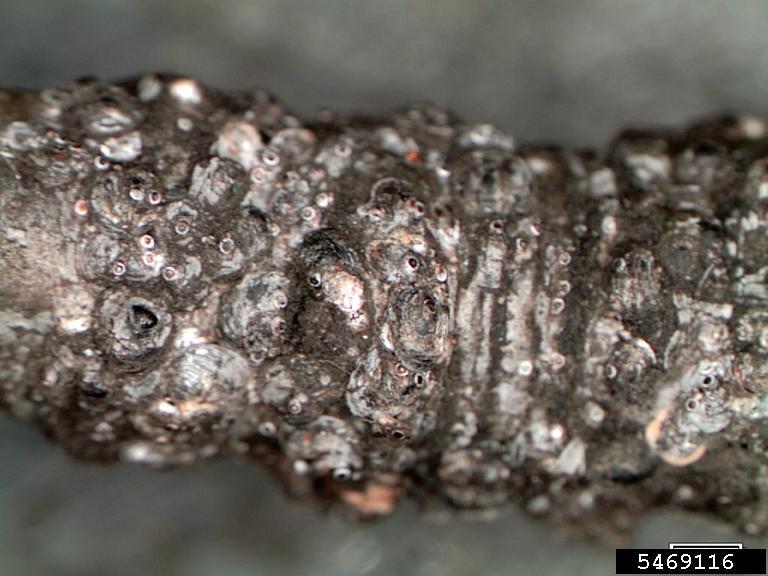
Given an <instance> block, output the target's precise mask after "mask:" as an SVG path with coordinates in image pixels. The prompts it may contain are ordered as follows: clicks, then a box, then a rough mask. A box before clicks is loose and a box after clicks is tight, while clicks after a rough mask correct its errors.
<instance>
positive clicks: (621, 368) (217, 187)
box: [0, 76, 768, 526]
mask: <svg viewBox="0 0 768 576" xmlns="http://www.w3.org/2000/svg"><path fill="white" fill-rule="evenodd" d="M25 106H26V107H27V112H28V113H27V114H26V115H25V116H24V119H23V120H21V119H17V118H14V119H13V120H12V121H10V122H8V123H7V124H6V125H5V127H4V128H3V130H2V133H0V157H2V159H3V161H4V163H3V164H2V166H0V176H2V178H3V182H4V183H5V186H6V188H7V189H6V190H5V191H4V193H3V195H2V197H0V199H1V200H2V204H0V207H2V208H3V216H2V218H3V222H4V225H7V226H6V230H5V238H6V241H4V242H5V244H4V245H3V246H4V250H5V252H4V253H3V255H4V257H5V256H6V255H7V256H9V258H8V260H9V261H11V260H12V258H11V257H13V256H14V255H18V254H25V253H26V252H25V250H27V251H28V252H35V253H36V254H38V255H40V256H39V257H38V258H36V259H34V258H30V259H28V261H29V262H30V273H29V277H30V278H29V279H27V278H21V277H20V278H19V286H22V287H23V288H29V289H30V290H36V289H37V290H39V286H41V285H42V286H46V287H47V288H48V289H47V290H46V291H45V293H44V294H42V293H35V297H38V298H42V299H46V301H50V303H51V309H52V314H51V315H50V317H48V316H46V315H44V314H43V315H38V316H37V317H35V318H34V319H31V320H30V319H28V318H18V317H16V316H13V317H8V318H6V317H5V316H3V319H4V321H6V324H8V325H9V326H13V327H14V328H12V329H11V330H10V331H9V329H8V328H7V326H6V327H5V328H4V330H5V331H4V332H2V334H3V336H4V337H5V338H10V339H11V340H12V341H13V342H17V343H18V344H19V350H20V352H19V356H18V357H19V358H21V357H22V356H23V355H24V354H26V356H24V358H27V359H30V358H31V357H32V355H31V354H29V353H28V352H29V350H36V351H40V352H41V353H45V354H48V355H50V357H51V359H52V360H51V362H49V363H47V365H46V366H45V367H44V369H42V370H41V371H40V374H39V375H38V376H39V380H40V381H41V382H42V384H41V385H40V386H32V387H30V388H28V389H27V388H23V387H22V386H21V385H20V384H19V381H20V380H19V377H18V375H16V374H12V373H11V372H12V371H11V372H9V371H7V370H6V372H8V374H7V375H6V374H4V380H5V382H6V384H4V388H3V400H4V402H5V403H6V404H7V405H10V406H12V407H13V408H12V409H14V410H15V411H16V412H17V413H20V414H29V413H30V411H32V412H34V410H35V409H36V408H31V409H30V408H29V407H28V404H27V403H29V402H31V404H32V406H37V407H38V408H39V414H38V415H39V416H40V418H42V419H43V420H46V419H47V422H48V424H47V425H48V426H49V429H50V430H51V431H52V433H54V434H55V435H57V436H59V437H60V438H62V439H63V441H64V442H65V443H67V444H68V445H69V446H70V447H71V448H72V449H73V450H76V451H79V452H80V453H82V454H85V455H88V456H91V457H95V456H98V457H122V458H124V459H127V460H134V461H142V462H146V463H151V464H158V465H163V464H173V463H186V462H192V461H196V460H198V459H201V458H206V457H210V456H215V455H217V454H221V453H226V452H238V453H254V454H263V453H264V450H268V451H271V454H272V455H273V456H274V455H275V454H279V458H277V460H278V461H279V462H280V464H279V465H278V467H279V468H280V469H281V470H282V471H284V472H287V473H288V475H289V477H291V478H292V481H293V482H295V483H296V485H297V486H299V485H302V482H303V481H304V480H306V479H311V480H313V481H314V480H321V481H325V480H331V481H332V482H333V483H334V486H336V488H334V489H335V490H337V491H338V494H339V495H340V497H341V498H342V499H343V500H345V501H347V502H349V503H353V505H354V506H355V507H357V508H358V509H360V510H363V511H364V510H375V511H377V513H378V512H381V511H388V510H389V509H390V508H391V504H392V501H393V499H394V498H395V496H394V495H395V494H396V493H397V489H398V488H397V486H396V485H397V484H398V483H399V482H404V478H406V477H408V478H410V480H415V479H416V480H417V477H418V475H419V474H421V473H425V472H424V467H423V466H421V465H422V464H424V463H425V462H429V463H430V466H431V464H432V463H434V464H435V465H436V466H435V467H434V469H433V468H430V470H431V471H429V472H426V474H428V475H429V474H435V478H433V479H432V480H436V481H437V482H438V483H440V484H441V488H440V491H441V493H443V494H444V495H446V496H447V497H448V498H449V499H450V500H451V501H452V502H453V503H454V504H457V505H460V506H468V507H478V506H480V507H493V506H496V505H499V504H501V503H503V502H504V501H507V500H509V499H510V498H518V499H520V500H522V501H524V502H525V505H526V507H527V508H528V509H529V510H530V511H532V512H536V513H541V512H547V511H550V510H554V509H558V510H561V512H560V513H561V514H563V515H566V516H569V515H570V516H571V517H572V518H574V519H576V518H579V517H580V516H581V515H582V514H587V513H590V511H593V510H594V509H595V502H597V501H600V500H601V499H602V500H603V501H611V500H612V499H620V498H619V497H618V496H616V494H617V491H616V488H615V486H616V484H615V483H617V482H621V483H626V485H629V484H632V486H636V488H633V489H634V490H635V492H633V494H634V496H635V497H636V498H638V499H639V500H643V499H646V500H645V501H648V499H651V498H652V497H655V496H652V495H655V494H657V493H662V492H663V491H664V490H669V488H668V486H669V484H662V485H660V486H659V487H656V486H654V485H652V484H651V483H650V481H646V480H647V479H649V478H653V477H654V474H655V473H656V471H657V470H659V466H670V467H672V469H674V470H677V469H687V468H689V467H692V468H693V469H696V467H697V466H699V465H700V464H701V463H702V462H706V456H707V455H708V454H709V453H711V452H715V453H716V451H717V450H719V449H721V445H720V444H718V442H717V441H716V438H717V437H718V436H717V435H718V434H722V433H725V432H728V431H734V432H733V433H732V438H733V441H734V442H740V443H741V444H742V445H746V446H748V447H749V446H757V445H758V444H759V439H757V440H756V439H755V437H754V434H752V436H749V435H748V434H747V433H743V435H742V436H739V434H742V432H740V431H742V430H746V429H747V428H748V423H749V422H754V421H761V420H763V419H764V418H766V417H768V402H766V398H767V397H768V395H766V384H765V382H766V378H767V375H768V362H767V361H766V358H768V315H767V314H766V311H765V310H766V308H765V306H766V301H768V291H766V288H765V285H766V283H765V279H766V274H767V273H768V269H767V268H766V265H765V253H766V250H768V244H767V243H766V238H768V235H766V230H767V229H768V225H767V224H766V221H767V220H768V215H767V210H768V208H766V206H767V205H768V164H766V163H765V162H764V161H763V160H757V161H755V162H752V161H751V160H748V159H745V158H746V156H739V155H738V154H733V153H732V150H731V148H729V146H731V144H729V142H731V143H732V142H734V141H739V142H742V141H744V140H750V139H755V138H757V139H758V140H759V138H761V137H763V136H764V134H763V133H762V132H761V134H763V136H755V134H756V132H755V131H756V130H757V131H758V132H759V130H758V128H759V126H757V125H756V124H754V122H753V123H752V124H750V123H749V122H746V121H743V122H742V123H741V124H739V123H738V122H737V123H736V124H729V125H714V126H710V127H708V128H707V127H703V128H700V129H699V131H698V132H696V131H695V130H694V131H692V132H691V133H689V134H685V135H683V136H682V137H677V138H672V137H669V136H668V135H654V134H635V133H632V134H628V135H625V136H623V137H621V138H619V139H618V140H617V141H616V143H615V144H614V146H613V147H612V149H611V151H610V153H609V154H608V156H607V157H606V158H605V159H604V160H603V159H597V158H595V157H592V156H590V155H588V154H577V153H571V152H567V151H554V150H550V149H538V150H529V151H525V150H522V151H518V150H516V149H515V145H514V142H513V141H512V139H511V138H510V137H509V136H507V135H506V134H504V133H503V132H501V131H499V130H497V129H495V128H493V127H490V126H487V125H478V126H466V127H465V126H462V125H461V124H459V123H457V122H456V121H455V119H453V118H452V117H451V116H450V114H448V113H447V112H445V111H444V110H441V109H440V108H437V107H432V106H417V107H413V108H410V109H406V110H403V111H400V112H396V113H394V114H393V115H392V116H391V117H390V118H388V119H386V120H383V121H381V122H379V123H378V124H376V125H373V124H368V123H360V124H358V123H355V122H352V123H339V122H337V121H335V120H334V119H333V117H325V116H321V118H320V119H319V120H318V122H316V123H315V124H313V125H311V127H310V126H305V125H303V124H302V123H301V122H300V121H299V120H298V119H296V118H295V117H293V116H291V115H289V114H287V113H286V112H285V111H284V110H283V109H282V108H281V107H280V106H279V105H278V104H276V103H275V102H274V100H272V99H271V98H270V97H269V96H268V95H266V94H264V93H262V92H254V93H251V94H240V95H226V94H221V93H218V92H215V91H212V90H210V89H207V88H204V87H203V86H202V85H200V84H199V83H197V82H195V81H194V80H191V79H188V78H178V77H173V78H172V77H168V78H165V77H158V76H146V77H144V78H142V79H140V80H138V81H136V82H132V83H128V84H125V85H122V86H114V85H108V84H103V83H100V82H96V81H84V82H81V83H78V84H75V85H72V86H69V87H65V88H60V89H54V90H46V91H43V92H41V93H39V94H38V95H36V96H35V97H34V98H30V99H29V102H28V103H27V104H25ZM756 126H757V127H756ZM760 126H762V124H760ZM764 128H765V127H764V126H763V128H762V130H763V132H765V130H764ZM30 214H35V215H37V217H38V218H42V219H44V220H45V222H35V221H34V220H33V217H32V216H29V215H30ZM14 219H17V221H14ZM38 231H39V232H40V233H39V234H36V232H38ZM8 247H10V248H8ZM14 251H15V252H14ZM46 258H47V259H48V261H47V262H45V263H42V261H43V260H45V259H46ZM6 269H8V270H13V268H6ZM46 275H47V276H50V278H49V279H48V280H47V281H44V280H45V277H46ZM34 278H37V280H34ZM16 326H18V327H20V328H19V330H22V331H23V330H26V331H27V332H24V336H23V338H22V337H18V336H16V332H15V330H16V328H15V327H16ZM46 331H49V332H50V334H51V336H50V337H48V338H38V337H37V334H42V333H45V332H46ZM24 351H26V352H24ZM14 362H17V360H14ZM19 389H24V390H25V392H24V393H19ZM22 396H23V398H22ZM616 406H621V407H623V408H622V409H621V410H619V409H617V408H616ZM73 415H74V416H73ZM65 416H66V417H65ZM617 435H618V436H621V441H620V442H614V441H613V439H614V437H615V436H617ZM747 436H748V437H747ZM72 439H74V440H72ZM436 439H437V440H436ZM755 450H756V449H755ZM272 460H273V461H274V460H275V458H274V457H273V458H272ZM731 460H732V461H733V462H734V463H735V464H734V465H738V466H742V468H743V469H749V470H751V471H754V470H756V468H755V467H756V466H757V464H755V463H754V461H750V460H747V459H746V457H744V458H741V459H739V458H737V457H733V456H732V457H731ZM420 466H421V467H420ZM419 471H420V472H419ZM669 477H670V478H675V477H673V476H669ZM427 480H428V481H431V480H430V479H429V478H428V479H427ZM349 481H352V483H351V484H350V483H349ZM643 482H645V484H643ZM671 482H672V485H673V487H674V490H673V492H674V494H675V497H676V498H677V497H678V496H679V497H680V498H683V496H681V495H684V498H685V500H686V501H687V502H689V503H691V502H698V503H701V504H702V505H707V501H706V500H705V496H704V495H703V493H704V492H703V490H700V489H697V488H693V487H691V486H689V485H687V484H680V483H676V481H671ZM718 486H719V485H718ZM683 488H686V489H685V490H683ZM723 490H725V488H724V489H723ZM707 494H708V495H707V496H706V498H710V499H712V498H714V499H715V500H716V501H719V500H717V498H720V499H723V498H728V497H730V496H729V495H728V494H725V493H718V492H717V489H716V488H709V489H708V492H707ZM625 499H626V498H625ZM554 503H559V504H560V505H561V506H559V507H555V506H554ZM618 508H620V507H618ZM618 508H617V509H618ZM767 514H768V513H767ZM617 515H618V512H617ZM617 518H618V516H617ZM619 521H620V520H616V522H619ZM766 522H768V520H766ZM749 525H750V526H752V525H754V526H757V524H755V523H754V522H752V524H749Z"/></svg>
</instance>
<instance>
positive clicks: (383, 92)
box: [0, 0, 768, 576]
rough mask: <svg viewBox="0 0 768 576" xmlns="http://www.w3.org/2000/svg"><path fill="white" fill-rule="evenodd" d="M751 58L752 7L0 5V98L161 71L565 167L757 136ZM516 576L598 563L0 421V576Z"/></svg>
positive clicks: (551, 538)
mask: <svg viewBox="0 0 768 576" xmlns="http://www.w3.org/2000/svg"><path fill="white" fill-rule="evenodd" d="M766 56H768V2H765V1H764V0H756V1H750V0H738V1H727V0H721V1H707V0H676V1H657V0H633V1H630V0H623V1H620V0H614V1H574V0H564V1H562V2H546V1H537V2H492V1H485V2H484V1H478V0H440V1H439V2H438V1H435V0H433V1H422V2H401V1H384V0H375V1H363V0H333V1H330V0H325V1H322V0H303V1H301V0H296V1H286V0H271V1H264V2H255V1H254V2H249V1H247V0H185V1H182V0H172V1H163V2H160V1H158V0H144V1H137V2H121V1H118V0H92V1H84V0H77V1H68V0H50V1H45V0H24V1H21V0H0V85H5V86H26V87H33V88H35V87H42V86H47V85H50V84H56V83H63V82H66V81H69V80H71V79H73V78H76V77H79V76H82V75H86V74H95V75H98V76H102V77H105V78H114V79H117V78H123V77H126V76H131V75H134V74H138V73H141V72H144V71H156V70H160V71H175V72H181V73H186V74H192V75H196V76H198V77H199V78H201V79H202V80H203V81H205V82H207V83H209V84H212V85H215V86H217V87H221V88H247V87H253V86H262V87H266V88H268V89H270V90H271V91H273V92H275V93H276V94H277V95H278V96H279V97H280V98H281V99H282V100H283V101H284V102H285V103H287V104H288V106H289V107H291V108H293V109H294V110H295V111H296V112H298V113H300V114H304V115H309V114H313V113H314V112H315V111H317V110H318V109H319V108H321V107H324V106H329V107H333V108H335V109H337V110H341V111H343V112H352V111H354V112H368V113H381V112H386V111H388V110H390V109H392V108H393V107H397V106H399V105H402V104H406V103H410V102H414V101H421V100H427V99H432V100H437V101H438V102H441V103H444V104H447V105H449V106H451V107H452V108H454V109H455V110H456V111H458V112H459V113H460V114H461V115H462V116H463V117H464V118H466V119H468V120H471V121H473V122H481V121H482V122H493V123H496V124H498V125H499V126H501V127H502V128H504V129H505V130H507V131H509V132H511V133H512V134H513V135H514V136H516V137H517V138H518V140H520V141H524V142H530V141H542V140H543V141H560V142H564V143H568V144H573V145H578V146H604V145H605V144H606V143H607V142H608V141H609V139H610V138H611V137H612V135H613V134H614V133H615V132H616V131H617V130H618V129H620V128H621V127H623V126H626V125H641V126H642V125H649V124H657V125H659V124H660V125H680V124H682V123H685V122H686V121H688V120H690V119H693V118H697V117H701V116H702V115H707V114H713V113H720V112H724V111H738V112H749V113H753V114H757V115H767V114H766V113H767V112H768V94H767V93H768V66H766V63H767V60H768V58H766ZM674 539H684V540H685V539H687V540H714V539H721V540H722V539H740V536H738V535H736V534H734V533H732V532H729V531H728V530H727V529H726V528H725V527H723V526H722V525H718V524H715V523H713V522H711V521H709V520H708V519H706V518H702V517H692V516H687V515H683V514H679V513H675V514H671V513H656V514H653V515H650V516H649V517H648V518H647V519H646V520H645V521H644V523H643V524H642V525H641V529H640V530H639V532H638V534H637V537H636V539H635V540H634V541H633V542H632V543H631V544H632V545H635V546H645V547H653V546H656V547H658V546H662V547H663V546H666V542H667V541H668V540H674ZM751 541H752V542H753V543H758V542H759V543H761V544H762V545H765V541H764V539H761V540H758V539H752V540H751ZM553 550H554V551H553ZM518 572H523V573H527V574H534V573H536V574H564V573H568V574H574V575H579V574H596V575H598V574H612V573H613V550H612V549H609V548H604V547H600V546H598V545H595V544H585V543H570V544H564V543H562V542H561V541H560V540H559V539H558V537H557V536H556V535H555V534H553V533H552V532H551V530H550V529H549V526H548V525H547V524H546V523H539V522H536V521H533V520H530V519H528V518H525V517H522V516H521V515H519V514H515V513H504V514H503V515H502V516H501V517H500V518H499V519H496V520H492V521H488V520H486V521H478V520H474V521H473V520H459V519H457V518H444V517H443V518H433V517H427V518H424V517H423V516H421V515H419V514H418V513H417V512H416V511H415V510H414V509H413V507H412V506H405V507H404V508H403V509H402V510H400V511H399V512H398V513H397V514H396V515H395V516H394V517H392V518H390V519H387V520H385V521H382V522H379V523H376V524H373V525H366V526H362V527H361V526H354V525H349V524H346V523H344V522H343V521H341V520H340V519H338V518H335V517H327V516H324V515H323V514H321V513H318V512H317V511H316V510H315V509H313V508H311V507H309V506H306V505H302V504H301V503H297V502H291V501H288V500H287V499H286V498H285V497H283V496H282V494H281V493H280V491H279V490H278V489H277V488H276V487H275V486H274V485H272V483H271V482H270V480H269V478H267V477H266V475H265V474H264V473H263V472H262V471H261V469H260V468H259V467H258V466H254V465H249V464H242V463H241V464H238V463H219V464H215V465H209V466H204V467H197V468H193V469H189V470H182V471H174V472H156V471H151V470H146V469H142V468H138V467H132V466H112V467H107V468H102V467H97V466H93V465H85V464H80V463H77V462H73V461H71V460H70V459H68V458H67V457H66V456H65V455H63V454H62V453H61V452H60V451H59V450H58V449H57V448H56V447H54V446H50V445H48V444H47V443H46V442H45V441H44V440H43V439H41V438H40V437H39V436H38V434H37V433H35V432H34V431H33V430H31V429H30V428H28V427H26V426H24V425H22V424H19V423H15V422H11V421H10V420H9V419H7V418H6V417H0V575H2V576H5V575H9V576H16V575H20V576H37V575H45V576H48V575H55V576H58V575H73V576H74V575H77V576H90V575H94V576H96V575H98V576H105V575H112V574H114V575H120V576H122V575H126V576H128V575H130V576H141V575H150V574H152V575H154V574H163V575H169V576H175V575H182V574H184V575H191V576H197V575H200V576H202V575H211V574H216V575H217V576H240V575H243V576H245V575H248V576H256V575H262V574H264V575H267V574H268V575H292V574H313V575H326V574H328V575H336V576H344V575H347V574H382V575H383V574H401V575H410V574H415V575H419V576H431V575H435V576H444V575H448V576H451V575H459V574H462V575H463V574H466V575H483V576H484V575H495V574H499V575H502V574H503V575H509V574H515V573H518Z"/></svg>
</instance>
